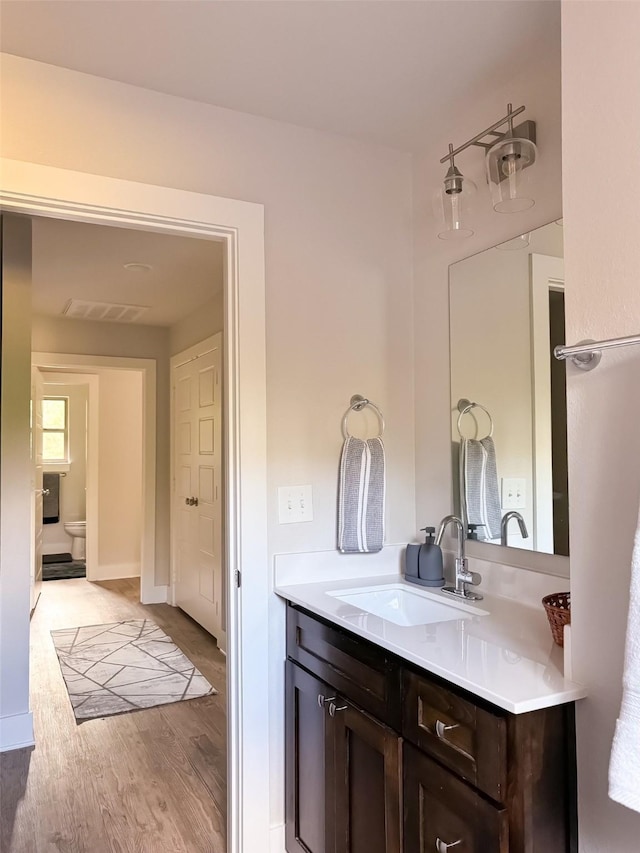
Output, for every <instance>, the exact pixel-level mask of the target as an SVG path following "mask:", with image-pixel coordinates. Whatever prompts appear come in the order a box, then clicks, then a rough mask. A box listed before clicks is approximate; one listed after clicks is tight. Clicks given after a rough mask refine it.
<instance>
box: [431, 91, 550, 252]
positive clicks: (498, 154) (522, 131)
mask: <svg viewBox="0 0 640 853" xmlns="http://www.w3.org/2000/svg"><path fill="white" fill-rule="evenodd" d="M524 110H525V107H524V106H521V107H518V109H516V110H514V109H513V105H512V104H508V105H507V114H506V116H504V117H503V118H501V119H499V120H498V121H496V122H494V123H493V124H492V125H491V126H490V127H488V128H486V130H483V131H481V132H480V133H478V134H476V135H475V136H474V137H472V138H471V139H469V140H467V142H465V143H463V144H462V145H459V146H458V147H457V148H455V149H454V147H453V145H451V144H450V145H449V153H448V154H445V156H444V157H442V158H441V159H440V162H441V163H446V162H447V161H449V163H450V166H449V171H448V172H447V175H446V177H445V180H444V190H440V195H442V194H443V192H444V193H446V192H448V190H447V185H448V183H449V185H450V186H451V185H454V184H452V182H454V181H455V180H456V179H457V178H458V176H459V178H460V179H462V177H463V176H462V175H461V174H460V172H459V170H458V169H457V168H456V166H455V164H454V157H457V155H458V154H460V153H461V152H462V151H465V150H466V149H467V148H470V147H471V146H472V145H477V146H479V147H480V148H484V150H485V152H486V158H485V171H486V177H487V183H488V184H489V186H490V188H491V195H492V199H493V209H494V210H495V211H497V212H498V213H520V212H522V211H523V210H528V209H529V208H530V207H533V205H534V204H535V199H534V197H533V193H532V192H531V189H530V186H529V185H530V178H531V173H530V172H527V171H526V170H527V169H528V168H529V167H530V166H533V164H534V163H535V161H536V157H537V152H538V149H537V148H536V144H535V138H536V124H535V122H534V121H530V120H527V121H524V122H522V124H519V125H518V126H517V127H514V125H513V120H514V118H515V117H516V116H517V115H520V113H522V112H524ZM504 125H506V126H507V129H506V131H501V130H498V128H501V127H503V126H504ZM492 137H493V138H492ZM454 170H455V171H454ZM463 180H464V182H465V183H466V179H463ZM469 183H470V182H469ZM463 191H464V183H463V184H461V185H460V190H459V191H458V193H459V198H460V193H461V192H463ZM449 195H451V193H450V192H449ZM460 201H462V199H461V198H460ZM454 206H455V205H454V200H450V202H449V208H451V213H450V214H449V218H448V219H447V218H446V215H447V213H448V209H447V207H446V206H444V205H442V207H443V209H444V212H445V216H444V217H443V215H442V213H441V214H440V218H441V219H443V221H444V223H445V231H444V232H442V233H440V234H438V237H441V238H443V239H446V238H447V237H448V236H451V235H450V233H449V232H450V231H452V230H453V231H455V232H457V233H455V234H454V235H453V236H460V237H462V236H464V237H469V236H471V234H473V231H472V230H471V229H470V228H468V226H467V225H465V226H462V225H460V224H458V226H457V227H453V228H452V227H451V225H452V224H453V223H454V219H453V207H454ZM457 207H458V208H459V207H460V202H459V201H458V204H457ZM460 218H461V217H460V216H459V217H458V221H460ZM447 226H449V227H448V228H447Z"/></svg>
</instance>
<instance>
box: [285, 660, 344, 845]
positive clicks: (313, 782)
mask: <svg viewBox="0 0 640 853" xmlns="http://www.w3.org/2000/svg"><path fill="white" fill-rule="evenodd" d="M286 667H287V669H286V718H285V726H286V735H285V752H286V774H285V775H286V782H285V786H286V806H285V808H286V846H287V853H329V851H330V850H331V849H332V848H331V845H330V844H328V843H326V841H327V836H326V832H325V824H326V787H327V781H326V780H327V770H328V769H329V765H330V764H331V761H332V756H331V755H330V754H329V755H327V738H326V735H325V721H326V720H327V719H328V715H327V712H326V710H325V707H326V704H325V703H324V702H323V701H322V699H323V698H327V699H329V698H331V697H332V695H333V694H331V693H330V692H329V691H330V688H329V687H327V685H325V684H324V683H323V682H322V681H320V680H319V679H317V678H314V676H312V675H309V673H308V672H306V671H305V670H304V669H301V668H300V667H299V666H297V665H296V664H294V663H292V662H291V661H287V664H286ZM319 697H320V699H319Z"/></svg>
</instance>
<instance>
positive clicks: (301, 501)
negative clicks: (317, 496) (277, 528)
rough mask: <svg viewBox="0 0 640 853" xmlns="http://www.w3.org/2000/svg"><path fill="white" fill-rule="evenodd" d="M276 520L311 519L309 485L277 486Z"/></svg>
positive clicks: (286, 521)
mask: <svg viewBox="0 0 640 853" xmlns="http://www.w3.org/2000/svg"><path fill="white" fill-rule="evenodd" d="M278 521H279V523H280V524H295V523H299V522H301V521H313V497H312V489H311V486H279V487H278Z"/></svg>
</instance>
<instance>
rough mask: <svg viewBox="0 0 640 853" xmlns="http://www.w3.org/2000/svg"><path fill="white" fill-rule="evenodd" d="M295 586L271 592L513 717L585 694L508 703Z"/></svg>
mask: <svg viewBox="0 0 640 853" xmlns="http://www.w3.org/2000/svg"><path fill="white" fill-rule="evenodd" d="M378 580H382V578H378ZM297 586H299V585H298V584H295V585H289V586H280V587H279V586H276V587H275V588H274V592H275V593H276V595H278V596H279V597H280V598H282V599H284V600H286V601H289V602H291V604H295V605H296V606H298V607H302V608H304V609H305V610H308V611H309V612H311V613H314V614H315V615H316V616H319V617H320V618H321V619H324V620H326V621H327V622H330V623H332V624H334V625H336V627H338V628H341V629H342V630H344V631H346V632H348V633H352V634H355V635H356V636H359V637H361V638H362V639H364V640H368V641H369V642H370V643H373V644H374V645H376V646H379V647H380V648H384V649H386V650H387V651H390V652H392V654H394V655H396V657H398V658H400V659H401V660H404V661H407V663H410V664H412V665H413V666H416V667H418V668H419V669H422V670H423V671H425V672H429V673H431V674H432V675H436V676H438V677H439V678H442V679H444V680H445V681H448V682H449V683H450V684H453V685H455V686H457V687H460V688H461V689H463V690H466V691H467V692H469V693H471V694H472V695H474V696H477V697H478V698H481V699H484V700H485V701H487V702H490V703H491V704H492V705H496V706H497V707H499V708H501V709H503V710H505V711H508V712H510V713H512V714H525V713H528V712H530V711H539V710H542V709H544V708H551V707H555V706H558V705H566V704H568V703H570V702H574V701H577V700H578V699H584V698H585V697H586V695H587V691H586V688H585V687H583V686H582V685H580V684H577V683H575V682H569V683H570V684H571V685H572V686H571V687H570V688H567V689H566V690H564V691H561V692H556V693H554V694H551V695H546V696H544V695H541V696H539V697H533V698H530V699H524V700H522V701H521V702H513V701H511V700H508V699H505V698H504V697H503V696H500V695H498V694H496V693H493V692H492V691H491V690H487V689H486V688H484V687H482V686H478V684H476V683H474V682H472V681H470V680H468V679H465V678H462V677H460V676H459V675H458V674H457V673H452V672H451V671H450V670H447V669H446V668H444V667H440V666H438V665H437V664H433V663H431V662H429V661H425V660H424V659H421V658H420V657H419V656H418V655H414V654H412V652H411V650H407V649H405V648H402V647H399V646H397V645H396V644H394V643H392V642H389V641H387V642H385V641H384V639H385V638H381V637H377V636H375V635H372V634H370V633H369V632H367V631H366V630H365V629H362V628H361V627H360V626H358V625H353V624H348V625H347V624H344V623H343V622H342V621H341V620H340V619H339V618H338V619H337V618H335V616H334V615H333V614H331V613H328V612H326V611H325V610H323V609H322V608H321V607H319V606H318V605H316V604H315V603H314V602H313V601H309V599H307V598H305V597H304V596H302V595H299V594H298V595H297V594H296V587H297Z"/></svg>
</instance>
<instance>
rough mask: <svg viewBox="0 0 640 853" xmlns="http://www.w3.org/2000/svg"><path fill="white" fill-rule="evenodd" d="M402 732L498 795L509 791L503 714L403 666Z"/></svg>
mask: <svg viewBox="0 0 640 853" xmlns="http://www.w3.org/2000/svg"><path fill="white" fill-rule="evenodd" d="M403 678H404V703H403V729H402V733H403V735H404V736H405V737H406V738H408V739H409V740H411V741H412V742H413V743H415V744H416V745H417V746H419V747H420V748H421V749H423V750H424V751H425V752H427V753H429V754H430V755H432V756H433V757H434V758H437V759H438V761H440V762H441V763H442V764H444V765H446V766H447V767H449V768H451V770H453V771H454V772H455V773H457V774H458V775H459V776H461V777H462V778H463V779H467V780H468V781H469V782H471V783H472V784H473V785H475V786H476V787H477V788H479V789H480V790H481V791H484V792H485V793H486V794H488V795H489V796H490V797H492V798H493V799H494V800H497V801H498V802H503V801H504V800H505V798H506V793H507V724H506V720H505V718H504V717H501V716H498V715H497V714H493V713H491V712H490V711H487V710H485V709H484V708H482V707H480V706H478V705H476V704H474V703H473V702H471V701H469V700H468V699H463V698H462V697H461V696H458V695H457V694H456V693H454V692H453V691H451V690H448V689H447V688H446V687H443V686H442V685H440V684H439V683H437V682H435V681H433V680H430V679H429V678H428V677H423V676H421V675H417V674H416V673H414V672H410V671H407V670H405V672H404V675H403Z"/></svg>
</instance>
